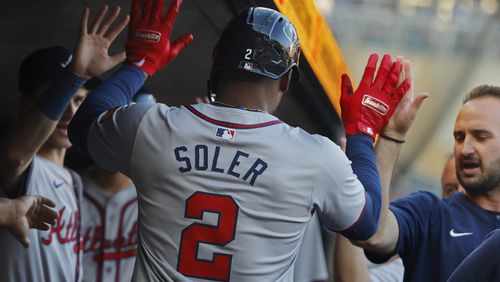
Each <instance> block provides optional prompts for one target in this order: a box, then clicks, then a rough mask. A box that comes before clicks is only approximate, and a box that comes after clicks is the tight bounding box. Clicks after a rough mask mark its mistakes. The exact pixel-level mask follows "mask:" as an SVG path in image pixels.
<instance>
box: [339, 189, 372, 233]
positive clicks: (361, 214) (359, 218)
mask: <svg viewBox="0 0 500 282" xmlns="http://www.w3.org/2000/svg"><path fill="white" fill-rule="evenodd" d="M365 210H366V192H365V204H364V205H363V210H361V213H360V214H359V216H358V219H357V220H356V222H354V223H353V224H352V225H351V226H349V227H347V228H346V229H344V230H340V231H337V232H344V231H349V230H351V229H353V228H354V227H356V225H358V223H359V221H360V220H361V218H362V217H363V214H365Z"/></svg>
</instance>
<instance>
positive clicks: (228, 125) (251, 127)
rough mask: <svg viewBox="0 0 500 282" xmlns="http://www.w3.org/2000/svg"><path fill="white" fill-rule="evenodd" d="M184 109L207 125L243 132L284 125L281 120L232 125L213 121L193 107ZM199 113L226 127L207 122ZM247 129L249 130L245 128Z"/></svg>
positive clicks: (189, 106)
mask: <svg viewBox="0 0 500 282" xmlns="http://www.w3.org/2000/svg"><path fill="white" fill-rule="evenodd" d="M183 107H184V108H186V109H187V110H188V111H189V112H190V113H191V114H193V115H194V116H195V117H197V118H199V119H201V120H203V121H205V122H207V123H211V124H214V125H217V126H222V127H229V128H233V129H243V130H246V129H257V128H263V127H268V126H273V125H277V124H282V123H283V121H281V120H279V119H275V120H270V121H266V122H263V123H257V124H238V123H232V122H226V121H219V120H216V119H213V118H211V117H209V116H207V115H205V114H203V113H202V112H200V111H198V110H197V109H195V108H194V107H193V106H191V105H185V106H183ZM197 113H198V114H200V115H201V116H203V117H206V118H209V119H211V120H214V121H216V122H220V123H226V125H222V124H217V123H216V122H212V121H210V120H207V119H205V118H203V117H201V116H199V115H198V114H197ZM240 126H241V127H240ZM245 127H247V128H245Z"/></svg>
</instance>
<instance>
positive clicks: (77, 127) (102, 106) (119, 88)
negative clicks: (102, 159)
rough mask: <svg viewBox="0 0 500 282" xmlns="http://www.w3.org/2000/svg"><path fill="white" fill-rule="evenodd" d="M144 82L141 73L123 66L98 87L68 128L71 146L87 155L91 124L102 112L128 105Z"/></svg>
mask: <svg viewBox="0 0 500 282" xmlns="http://www.w3.org/2000/svg"><path fill="white" fill-rule="evenodd" d="M145 80H146V75H145V74H144V72H143V71H141V70H140V69H138V68H135V67H132V66H126V65H123V66H121V67H120V69H119V70H118V71H116V72H115V74H113V76H111V78H109V79H108V80H106V81H105V82H103V83H102V84H101V85H99V86H98V87H97V88H96V89H95V90H94V91H93V92H92V94H91V95H89V97H88V98H87V99H86V100H85V101H84V102H83V104H82V105H81V106H80V108H79V109H78V111H77V112H76V114H75V117H74V118H73V120H72V121H71V123H70V125H69V127H68V135H69V139H70V141H71V143H72V144H73V146H75V147H76V148H77V149H79V150H80V151H81V152H83V153H85V154H87V153H88V150H87V135H88V131H89V129H90V126H91V125H92V122H93V121H94V120H95V119H96V118H97V117H98V116H99V115H100V114H101V113H103V112H106V111H108V110H110V109H112V108H115V107H119V106H123V105H127V104H129V103H130V102H131V101H132V97H133V96H134V95H135V94H136V93H137V91H138V90H139V89H140V88H141V87H142V85H143V84H144V81H145Z"/></svg>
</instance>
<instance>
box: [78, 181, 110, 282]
mask: <svg viewBox="0 0 500 282" xmlns="http://www.w3.org/2000/svg"><path fill="white" fill-rule="evenodd" d="M83 196H84V197H85V198H87V200H88V201H89V202H91V203H92V204H93V205H94V206H95V207H96V208H97V211H98V212H99V216H100V217H101V224H102V236H101V247H100V248H99V254H97V255H96V256H102V255H103V243H104V240H105V238H104V237H105V234H106V222H105V220H104V216H105V213H106V211H105V210H104V207H103V206H101V204H100V203H99V202H98V201H97V200H96V199H94V198H93V197H92V196H91V195H90V194H89V193H87V192H85V191H84V192H83ZM83 248H85V246H83ZM96 262H97V263H98V265H97V273H96V275H97V277H96V281H97V282H101V281H102V269H103V261H102V260H100V261H96Z"/></svg>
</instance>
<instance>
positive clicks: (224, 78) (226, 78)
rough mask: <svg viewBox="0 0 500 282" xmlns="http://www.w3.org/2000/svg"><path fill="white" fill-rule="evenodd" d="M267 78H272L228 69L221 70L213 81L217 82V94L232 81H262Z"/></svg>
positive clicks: (215, 87) (215, 86)
mask: <svg viewBox="0 0 500 282" xmlns="http://www.w3.org/2000/svg"><path fill="white" fill-rule="evenodd" d="M266 79H270V78H267V77H265V76H262V75H258V74H255V73H250V72H245V71H242V70H230V71H229V70H226V71H220V72H219V73H218V74H216V75H215V76H214V77H213V82H214V83H215V85H213V87H214V89H215V93H216V94H217V93H218V92H220V91H221V89H222V88H224V86H226V85H227V84H228V83H231V82H253V83H260V82H262V81H264V80H266Z"/></svg>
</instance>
